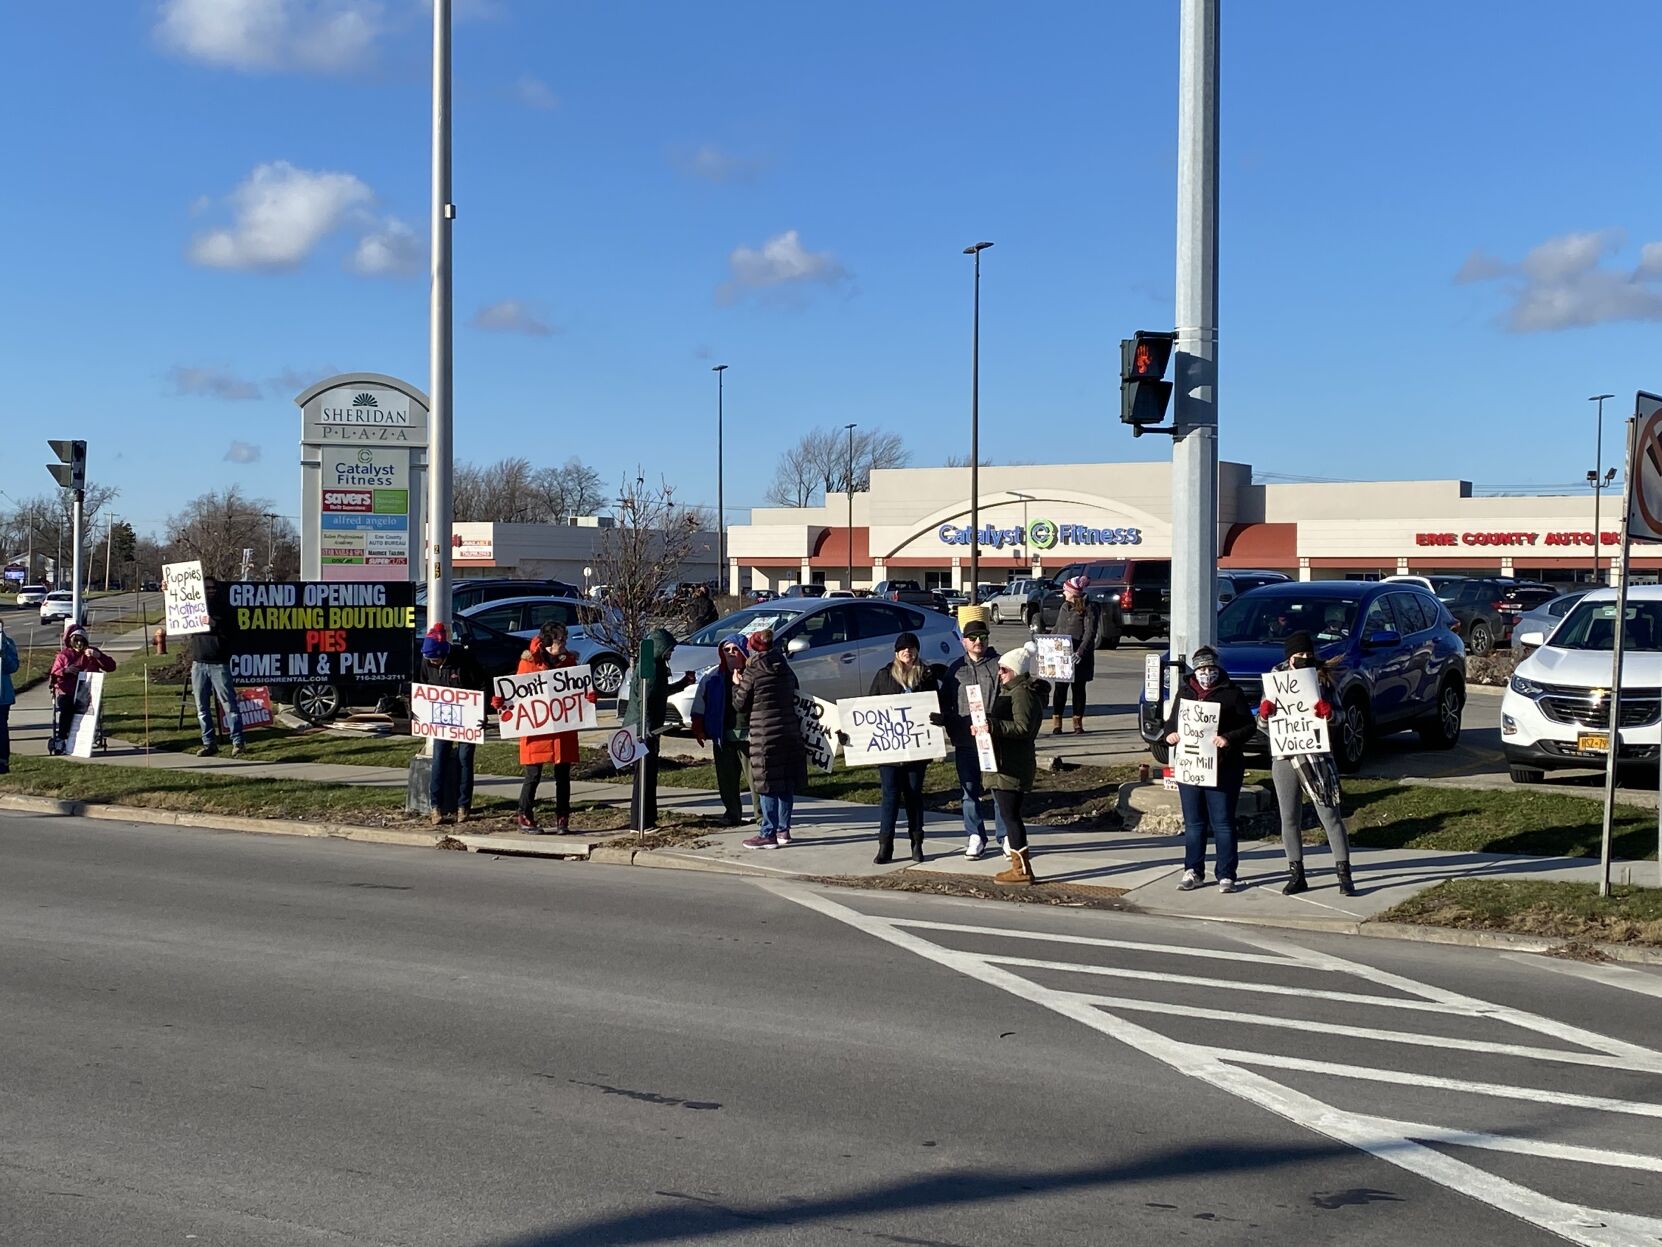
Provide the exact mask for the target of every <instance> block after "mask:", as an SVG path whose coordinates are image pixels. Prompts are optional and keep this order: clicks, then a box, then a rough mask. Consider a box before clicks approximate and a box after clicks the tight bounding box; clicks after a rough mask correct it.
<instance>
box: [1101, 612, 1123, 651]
mask: <svg viewBox="0 0 1662 1247" xmlns="http://www.w3.org/2000/svg"><path fill="white" fill-rule="evenodd" d="M1096 647H1097V648H1098V649H1118V648H1119V647H1120V624H1119V620H1117V619H1116V620H1114V621H1113V622H1112V623H1110V622H1108V621H1107V620H1103V622H1102V626H1101V627H1100V628H1099V629H1098V630H1097V634H1096Z"/></svg>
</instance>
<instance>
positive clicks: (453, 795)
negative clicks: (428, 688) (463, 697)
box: [421, 623, 474, 826]
mask: <svg viewBox="0 0 1662 1247" xmlns="http://www.w3.org/2000/svg"><path fill="white" fill-rule="evenodd" d="M461 657H462V656H461V654H460V653H459V652H458V651H456V650H453V649H451V647H450V630H449V629H448V628H446V627H445V626H444V624H443V623H436V624H434V625H433V626H432V627H431V628H429V629H427V636H426V637H425V639H423V641H422V642H421V682H422V683H423V684H431V685H436V686H438V687H440V688H467V687H470V682H469V680H468V678H467V673H466V671H465V670H464V669H463V665H462V661H461ZM473 750H474V746H473V745H472V744H470V743H467V742H464V741H455V740H445V739H444V738H443V737H440V736H435V737H434V738H433V759H432V761H433V769H432V771H431V773H430V774H429V775H428V779H427V799H428V803H429V805H430V806H431V809H430V810H429V811H428V814H427V817H428V818H429V819H430V820H432V822H433V825H434V826H437V825H438V824H439V823H442V822H443V821H444V820H445V819H446V818H454V819H455V820H456V821H457V822H458V823H465V822H467V815H468V810H469V809H470V808H471V807H472V805H473Z"/></svg>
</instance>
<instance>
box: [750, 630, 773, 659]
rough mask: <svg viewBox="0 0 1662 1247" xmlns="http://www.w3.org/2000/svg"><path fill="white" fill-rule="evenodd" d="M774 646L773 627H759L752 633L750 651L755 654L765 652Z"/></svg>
mask: <svg viewBox="0 0 1662 1247" xmlns="http://www.w3.org/2000/svg"><path fill="white" fill-rule="evenodd" d="M772 646H773V629H772V628H758V629H756V631H754V632H752V633H751V634H750V651H751V653H753V654H765V653H767V652H768V650H769V649H770V648H772Z"/></svg>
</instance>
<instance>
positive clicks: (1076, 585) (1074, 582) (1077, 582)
mask: <svg viewBox="0 0 1662 1247" xmlns="http://www.w3.org/2000/svg"><path fill="white" fill-rule="evenodd" d="M1090 583H1091V582H1090V581H1088V580H1086V579H1085V577H1083V576H1074V577H1072V578H1071V579H1068V580H1064V581H1063V582H1062V588H1063V589H1072V590H1073V591H1074V592H1075V593H1077V594H1078V595H1079V596H1080V597H1084V596H1085V586H1086V585H1088V584H1090Z"/></svg>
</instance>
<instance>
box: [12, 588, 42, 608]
mask: <svg viewBox="0 0 1662 1247" xmlns="http://www.w3.org/2000/svg"><path fill="white" fill-rule="evenodd" d="M45 600H46V586H45V585H29V586H27V587H26V588H22V589H19V590H18V591H17V604H18V605H19V606H39V605H40V604H41V603H42V602H44V601H45Z"/></svg>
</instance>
